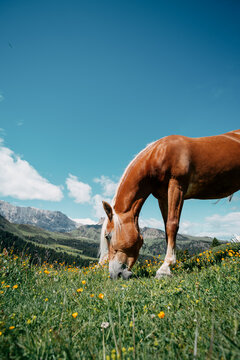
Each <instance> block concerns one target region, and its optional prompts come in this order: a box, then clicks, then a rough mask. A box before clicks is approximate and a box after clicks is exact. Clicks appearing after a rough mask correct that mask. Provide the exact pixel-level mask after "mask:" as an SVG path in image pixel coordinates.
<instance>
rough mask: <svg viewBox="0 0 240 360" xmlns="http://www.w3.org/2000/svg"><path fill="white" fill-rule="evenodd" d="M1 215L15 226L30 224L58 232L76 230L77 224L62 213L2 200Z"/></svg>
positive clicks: (0, 201) (0, 204)
mask: <svg viewBox="0 0 240 360" xmlns="http://www.w3.org/2000/svg"><path fill="white" fill-rule="evenodd" d="M0 215H2V216H3V217H4V218H5V219H7V220H8V221H10V222H11V223H14V224H28V225H34V226H38V227H40V228H42V229H45V230H49V231H57V232H69V231H72V230H74V229H76V223H75V222H74V221H72V220H71V219H69V218H68V217H67V216H66V215H64V214H63V213H62V212H60V211H49V210H41V209H36V208H33V207H20V206H14V205H12V204H9V203H8V202H6V201H3V200H0Z"/></svg>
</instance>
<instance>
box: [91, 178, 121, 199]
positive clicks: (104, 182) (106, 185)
mask: <svg viewBox="0 0 240 360" xmlns="http://www.w3.org/2000/svg"><path fill="white" fill-rule="evenodd" d="M94 182H95V183H99V184H100V185H101V186H102V189H103V196H108V197H112V196H113V195H114V194H115V191H116V189H117V186H118V183H115V182H114V181H113V180H111V179H110V178H109V177H108V176H104V175H102V176H101V177H100V178H96V179H94Z"/></svg>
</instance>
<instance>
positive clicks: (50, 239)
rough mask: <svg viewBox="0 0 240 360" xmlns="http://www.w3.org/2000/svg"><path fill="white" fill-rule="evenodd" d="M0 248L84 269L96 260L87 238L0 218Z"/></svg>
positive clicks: (94, 250)
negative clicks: (11, 248)
mask: <svg viewBox="0 0 240 360" xmlns="http://www.w3.org/2000/svg"><path fill="white" fill-rule="evenodd" d="M0 247H1V248H4V247H5V248H10V247H13V248H14V251H15V252H18V253H21V252H22V251H24V252H27V253H28V254H31V255H32V257H33V258H36V259H38V261H42V262H43V261H45V260H47V261H50V262H53V261H64V262H66V263H68V264H72V263H75V262H76V263H78V264H79V265H82V266H85V265H88V264H89V262H92V261H96V259H97V253H98V244H97V243H96V242H93V241H92V240H90V239H82V238H81V237H79V236H78V237H73V236H71V235H70V234H63V233H56V232H50V231H46V230H43V229H41V228H38V227H35V226H32V225H19V224H11V223H10V222H9V221H7V220H6V219H4V218H3V217H2V216H0Z"/></svg>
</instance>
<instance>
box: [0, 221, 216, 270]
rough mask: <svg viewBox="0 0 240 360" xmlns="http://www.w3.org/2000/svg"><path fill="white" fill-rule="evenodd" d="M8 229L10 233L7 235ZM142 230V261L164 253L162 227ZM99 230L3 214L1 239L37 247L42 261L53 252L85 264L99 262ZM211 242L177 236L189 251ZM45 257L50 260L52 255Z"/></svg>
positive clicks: (54, 255)
mask: <svg viewBox="0 0 240 360" xmlns="http://www.w3.org/2000/svg"><path fill="white" fill-rule="evenodd" d="M6 232H7V233H8V235H7V236H6V235H4V233H6ZM141 232H142V235H143V238H144V245H143V247H142V249H141V251H140V257H139V260H140V261H143V260H144V259H150V258H152V257H153V256H157V255H159V254H161V255H162V256H163V255H164V254H165V252H166V241H165V233H164V232H163V231H162V230H159V229H151V228H147V227H145V228H143V229H141ZM100 233H101V225H83V226H80V227H79V228H78V229H75V230H73V231H71V232H69V233H62V232H56V231H55V232H53V231H49V230H45V229H42V228H40V227H37V226H33V225H27V224H13V223H10V222H9V221H7V220H6V219H4V218H3V217H2V216H1V215H0V238H1V239H3V238H4V239H5V240H4V246H5V247H9V246H13V244H15V245H14V246H15V248H17V246H18V247H19V248H20V249H22V248H24V247H28V248H32V251H33V247H34V254H36V253H39V254H40V253H41V254H42V255H41V258H42V260H43V259H45V255H44V253H46V254H47V253H48V252H49V251H51V254H52V255H51V258H52V259H54V260H57V259H58V258H59V259H60V258H61V259H64V258H65V261H66V262H67V263H73V262H76V261H78V263H79V264H80V263H82V264H84V265H85V264H88V263H89V262H90V261H94V260H95V261H97V257H98V248H99V241H100ZM11 236H14V240H13V239H12V240H10V239H11ZM7 239H8V240H7ZM2 241H3V240H2ZM211 243H212V239H211V238H200V237H193V236H184V235H181V234H179V235H178V236H177V249H179V250H183V251H184V250H188V252H189V254H195V253H197V252H202V251H204V250H206V249H209V247H210V245H211ZM20 244H21V245H20ZM2 246H3V244H2ZM20 249H19V251H20ZM46 256H47V258H48V259H49V256H48V255H46ZM83 259H84V261H82V260H83Z"/></svg>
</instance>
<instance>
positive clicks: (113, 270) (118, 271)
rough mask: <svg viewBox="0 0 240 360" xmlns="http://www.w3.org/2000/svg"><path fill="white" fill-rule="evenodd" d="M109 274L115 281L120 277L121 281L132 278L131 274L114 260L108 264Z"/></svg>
mask: <svg viewBox="0 0 240 360" xmlns="http://www.w3.org/2000/svg"><path fill="white" fill-rule="evenodd" d="M109 272H110V278H111V279H112V280H116V279H118V278H120V277H122V278H123V280H128V279H130V278H131V277H132V272H131V271H130V270H128V269H127V268H126V266H125V265H124V264H120V263H119V262H117V261H114V260H113V261H112V262H111V261H110V263H109Z"/></svg>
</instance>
